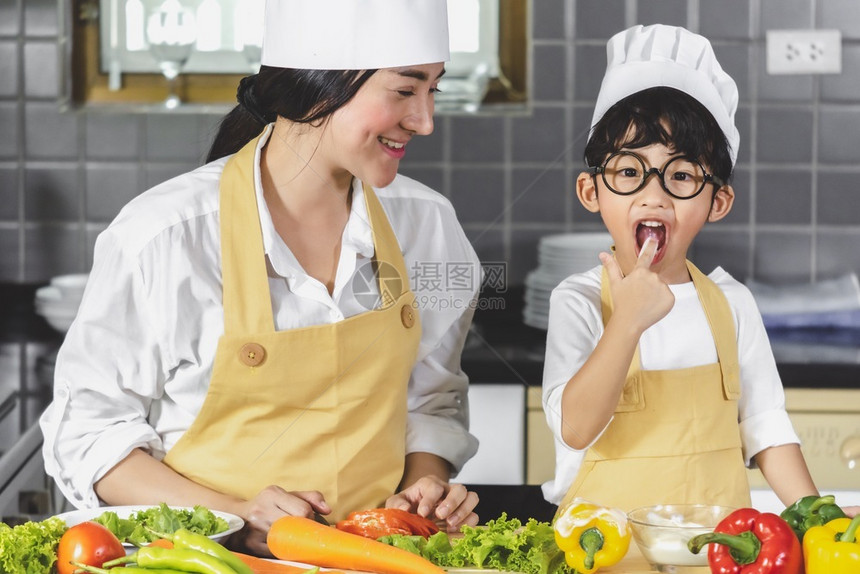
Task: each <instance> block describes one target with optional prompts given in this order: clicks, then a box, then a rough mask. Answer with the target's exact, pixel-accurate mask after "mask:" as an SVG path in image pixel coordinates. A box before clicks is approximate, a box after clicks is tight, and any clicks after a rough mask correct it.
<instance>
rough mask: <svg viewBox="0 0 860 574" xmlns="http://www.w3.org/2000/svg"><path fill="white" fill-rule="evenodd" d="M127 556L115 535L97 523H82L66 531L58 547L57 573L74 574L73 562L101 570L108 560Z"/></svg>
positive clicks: (75, 568)
mask: <svg viewBox="0 0 860 574" xmlns="http://www.w3.org/2000/svg"><path fill="white" fill-rule="evenodd" d="M120 556H125V548H123V546H122V543H121V542H120V541H119V539H118V538H117V537H116V536H114V533H113V532H111V531H110V530H108V529H107V528H105V527H104V526H102V525H101V524H99V523H97V522H81V523H80V524H76V525H75V526H72V527H71V528H69V529H68V530H66V532H65V534H63V536H62V537H61V538H60V543H59V545H58V546H57V572H58V573H59V574H72V573H73V572H74V571H75V570H77V569H78V568H77V566H74V565H72V564H71V562H78V563H79V564H86V565H87V566H96V567H99V568H101V566H102V564H104V563H105V562H107V561H108V560H113V559H114V558H119V557H120Z"/></svg>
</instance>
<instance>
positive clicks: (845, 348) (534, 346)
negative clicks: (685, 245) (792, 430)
mask: <svg viewBox="0 0 860 574" xmlns="http://www.w3.org/2000/svg"><path fill="white" fill-rule="evenodd" d="M37 287H38V286H36V285H18V284H0V300H2V301H4V302H5V303H4V305H3V306H2V309H0V344H14V343H17V344H21V345H32V344H36V345H38V346H39V347H41V348H43V349H45V350H46V351H45V357H44V358H45V359H47V360H48V361H49V360H50V356H51V352H52V350H55V349H56V348H57V347H59V345H60V343H61V342H62V335H61V334H59V333H58V332H56V331H55V330H53V329H52V328H51V327H50V326H49V325H48V324H47V323H46V322H45V320H44V319H43V318H42V317H40V316H39V315H37V314H36V313H35V310H34V308H33V299H34V297H35V292H36V289H37ZM522 301H523V290H522V288H511V289H510V290H509V291H508V292H507V293H505V294H504V309H503V310H487V311H485V310H480V309H479V310H478V311H477V312H476V313H475V322H474V325H473V328H472V331H471V332H470V334H469V337H468V338H467V340H466V347H465V349H464V351H463V360H462V365H463V370H464V371H465V372H466V373H467V374H468V375H469V378H470V380H471V381H472V382H473V383H479V384H480V383H516V384H522V385H527V386H539V385H540V384H541V380H542V376H543V360H544V344H545V339H546V332H545V331H542V330H540V329H536V328H534V327H530V326H528V325H526V324H524V323H523V321H522V309H523V303H522ZM773 335H774V336H772V339H773V344H774V353H775V355H776V357H777V367H778V368H779V373H780V376H781V377H782V381H783V385H784V386H785V387H786V388H835V389H856V388H860V333H852V334H851V336H850V337H847V338H846V337H839V336H838V334H836V335H834V333H832V332H827V331H822V332H820V333H815V332H807V333H801V334H798V333H792V334H791V335H790V336H788V335H786V334H784V333H778V334H773ZM816 338H817V340H816ZM802 348H805V349H807V350H808V349H809V348H813V349H814V350H816V351H819V352H817V353H815V354H814V356H812V357H810V355H809V353H804V352H801V351H800V350H799V349H802ZM48 367H50V365H48Z"/></svg>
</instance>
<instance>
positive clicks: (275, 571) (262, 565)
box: [233, 552, 343, 574]
mask: <svg viewBox="0 0 860 574" xmlns="http://www.w3.org/2000/svg"><path fill="white" fill-rule="evenodd" d="M233 554H235V555H236V556H237V557H238V558H239V560H241V561H242V562H244V563H245V564H247V565H248V566H249V567H250V568H251V570H253V571H254V574H304V573H305V572H307V571H308V570H309V568H300V567H299V566H292V565H290V564H278V563H277V562H272V561H270V560H264V559H263V558H257V557H256V556H251V555H250V554H243V553H241V552H233ZM330 573H331V574H343V573H341V572H337V571H335V570H329V571H328V572H327V573H326V574H330Z"/></svg>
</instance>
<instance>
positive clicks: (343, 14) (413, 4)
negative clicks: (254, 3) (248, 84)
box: [262, 0, 449, 70]
mask: <svg viewBox="0 0 860 574" xmlns="http://www.w3.org/2000/svg"><path fill="white" fill-rule="evenodd" d="M447 7H448V5H447V2H446V0H266V19H265V25H264V35H263V54H262V63H263V64H264V65H266V66H275V67H279V68H298V69H306V70H366V69H376V68H394V67H400V66H415V65H420V64H431V63H436V62H446V61H448V59H449V48H448V10H447Z"/></svg>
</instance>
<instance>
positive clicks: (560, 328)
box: [543, 25, 817, 510]
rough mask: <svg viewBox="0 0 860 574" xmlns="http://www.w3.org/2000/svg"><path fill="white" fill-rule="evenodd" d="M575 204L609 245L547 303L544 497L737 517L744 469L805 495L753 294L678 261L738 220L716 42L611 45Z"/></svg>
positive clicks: (660, 32)
mask: <svg viewBox="0 0 860 574" xmlns="http://www.w3.org/2000/svg"><path fill="white" fill-rule="evenodd" d="M607 53H608V59H609V65H608V67H607V72H606V75H605V77H604V79H603V84H602V86H601V89H600V93H599V95H598V98H597V105H596V109H595V113H594V119H593V121H592V126H593V127H592V131H591V134H590V138H589V141H588V144H587V145H586V148H585V159H586V161H587V163H588V166H589V168H588V170H587V171H585V172H583V173H581V174H580V175H579V177H578V178H577V182H576V188H577V196H578V197H579V200H580V202H581V203H582V204H583V206H585V208H586V209H588V210H589V211H591V212H594V213H600V215H601V217H602V219H603V221H604V223H605V225H606V227H607V229H608V231H609V233H610V234H611V235H612V239H613V241H614V244H615V245H614V255H610V254H607V253H603V254H601V262H602V266H597V267H595V268H594V269H592V270H590V271H588V272H585V273H582V274H577V275H573V276H571V277H569V278H567V279H566V280H565V281H563V282H562V283H561V284H560V285H559V286H558V287H557V288H556V289H555V290H554V291H553V294H552V297H551V301H550V318H549V330H548V334H547V351H546V364H545V372H544V380H543V401H544V408H545V411H546V416H547V421H548V422H549V426H550V428H551V429H552V431H553V434H554V436H555V440H556V476H555V480H554V481H551V482H548V483H547V484H545V485H544V495H545V496H546V498H547V499H548V500H550V501H551V502H554V503H556V504H559V503H564V502H566V501H568V500H570V499H572V498H574V497H582V498H586V499H589V500H592V501H594V502H597V503H600V504H603V505H609V506H615V507H618V508H622V509H625V510H631V509H633V508H635V507H639V506H646V505H651V504H670V503H674V504H680V503H703V504H721V505H726V506H732V507H743V506H749V504H750V491H749V484H748V482H747V479H746V473H745V466H746V465H749V464H751V463H752V462H753V461H754V462H755V464H757V465H758V467H759V468H760V469H761V471H762V473H763V474H764V476H765V478H766V479H767V481H768V483H769V484H770V486H771V487H772V488H773V490H774V491H775V492H776V494H777V495H778V496H779V498H780V500H781V501H782V502H784V503H786V504H790V503H792V502H794V501H795V500H797V499H798V498H800V497H801V496H805V495H809V494H817V490H816V488H815V485H814V484H813V482H812V479H811V477H810V475H809V471H808V470H807V467H806V463H805V461H804V459H803V456H802V454H801V452H800V447H799V440H798V438H797V435H796V434H795V432H794V430H793V428H792V425H791V422H790V420H789V418H788V415H787V414H786V411H785V404H784V394H783V389H782V384H781V381H780V379H779V375H778V373H777V370H776V364H775V361H774V358H773V354H772V352H771V349H770V344H769V342H768V339H767V335H766V332H765V329H764V326H763V325H762V321H761V317H760V315H759V313H758V310H757V308H756V305H755V302H754V300H753V298H752V295H751V294H750V292H749V291H748V290H747V288H746V287H744V286H743V285H742V284H741V283H739V282H738V281H736V280H735V279H733V278H732V277H731V276H730V275H729V274H728V273H726V272H725V271H724V270H722V269H721V268H717V269H716V270H714V271H713V272H712V273H711V274H710V275H708V276H706V275H704V274H702V273H701V272H700V271H699V270H698V269H696V268H695V267H694V266H693V265H692V264H691V263H690V262H689V261H687V252H688V250H689V247H690V245H691V243H692V242H693V240H694V239H695V237H696V235H697V234H698V232H699V231H700V230H701V228H702V227H703V226H704V225H705V223H706V222H712V221H718V220H720V219H722V218H724V217H725V216H726V215H727V214H728V213H729V211H730V210H731V208H732V203H733V201H734V195H735V194H734V190H733V189H732V187H731V186H730V185H729V184H728V182H729V180H730V177H731V174H732V169H733V167H734V163H735V161H736V159H737V148H738V141H739V136H738V131H737V128H736V127H735V125H734V115H735V110H736V108H737V100H738V92H737V87H736V86H735V83H734V81H733V80H732V79H731V78H730V77H729V76H728V75H727V74H726V73H725V72H723V70H722V68H721V67H720V65H719V63H718V62H717V60H716V58H715V56H714V53H713V50H712V48H711V45H710V43H709V42H708V41H707V40H706V39H705V38H703V37H701V36H698V35H696V34H693V33H691V32H689V31H687V30H685V29H683V28H676V27H670V26H662V25H655V26H648V27H642V26H636V27H634V28H630V29H628V30H626V31H624V32H621V33H620V34H617V35H616V36H614V37H613V38H612V39H611V40H610V41H609V44H608V49H607Z"/></svg>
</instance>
